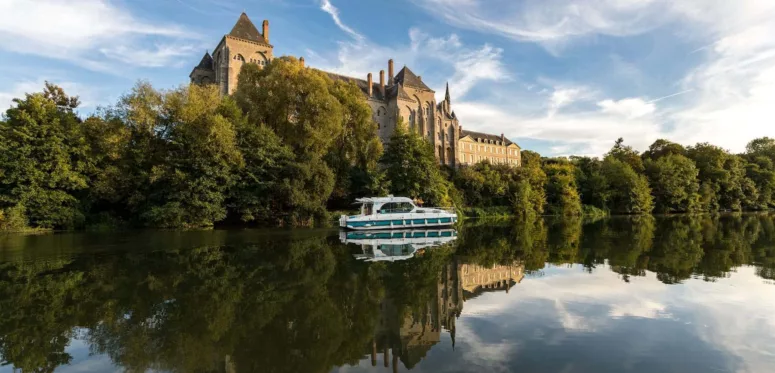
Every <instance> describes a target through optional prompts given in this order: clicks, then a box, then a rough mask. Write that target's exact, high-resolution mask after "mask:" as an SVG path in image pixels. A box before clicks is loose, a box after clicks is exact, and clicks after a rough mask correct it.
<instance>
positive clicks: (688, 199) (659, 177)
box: [646, 154, 700, 212]
mask: <svg viewBox="0 0 775 373" xmlns="http://www.w3.org/2000/svg"><path fill="white" fill-rule="evenodd" d="M698 174H699V171H697V167H695V166H694V162H692V160H691V159H689V158H686V157H684V156H683V155H680V154H668V155H666V156H662V157H659V158H657V159H656V160H652V159H651V158H649V159H648V160H647V161H646V176H647V177H648V181H649V185H650V186H651V190H652V195H653V196H654V202H655V205H656V210H657V211H659V212H693V211H696V210H698V209H699V207H700V195H699V194H698V192H699V189H700V185H699V182H698V181H697V175H698Z"/></svg>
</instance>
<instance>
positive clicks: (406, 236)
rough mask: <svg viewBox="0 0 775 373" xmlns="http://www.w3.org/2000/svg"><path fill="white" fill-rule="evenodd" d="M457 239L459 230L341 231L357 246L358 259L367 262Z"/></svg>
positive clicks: (400, 257) (408, 254)
mask: <svg viewBox="0 0 775 373" xmlns="http://www.w3.org/2000/svg"><path fill="white" fill-rule="evenodd" d="M455 239H457V231H456V230H455V229H396V230H385V231H345V230H342V231H340V232H339V240H340V241H341V242H342V243H349V244H353V245H357V246H359V247H360V248H361V253H357V254H353V256H355V258H356V259H361V260H365V261H367V262H375V261H395V260H406V259H409V258H411V257H413V256H414V255H415V254H416V253H420V254H421V253H423V252H424V251H425V250H426V249H430V248H433V247H436V246H441V245H444V244H448V243H450V242H452V241H454V240H455Z"/></svg>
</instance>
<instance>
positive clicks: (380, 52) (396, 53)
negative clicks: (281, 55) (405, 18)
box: [308, 0, 511, 99]
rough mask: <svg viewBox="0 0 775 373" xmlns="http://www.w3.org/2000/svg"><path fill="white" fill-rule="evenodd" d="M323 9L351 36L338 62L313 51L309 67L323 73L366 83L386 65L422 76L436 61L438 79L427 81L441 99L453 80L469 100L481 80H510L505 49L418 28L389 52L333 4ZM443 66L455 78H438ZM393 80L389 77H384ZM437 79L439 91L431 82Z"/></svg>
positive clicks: (343, 43) (456, 90) (454, 87)
mask: <svg viewBox="0 0 775 373" xmlns="http://www.w3.org/2000/svg"><path fill="white" fill-rule="evenodd" d="M321 4H322V5H321V9H322V10H323V11H325V12H326V13H328V14H330V15H331V16H332V18H334V22H335V23H336V24H337V25H338V26H339V27H340V28H342V29H343V30H345V31H346V32H347V33H348V34H350V35H351V36H352V40H344V41H340V42H339V49H338V50H337V53H336V57H335V58H333V59H332V58H331V57H330V56H329V55H325V54H324V53H319V52H316V51H308V54H309V55H310V58H309V62H310V64H311V65H313V66H316V67H318V68H321V69H324V70H327V71H332V72H336V73H339V74H343V75H349V76H354V77H362V78H365V76H366V74H368V73H370V72H371V73H373V74H374V79H375V80H376V79H378V75H377V74H376V73H377V71H379V70H384V69H386V68H387V61H388V60H389V59H393V60H394V61H395V63H396V66H395V69H396V71H395V72H398V70H400V69H401V65H402V64H403V65H407V66H409V67H410V68H411V69H412V71H414V72H415V73H417V74H419V75H422V73H423V71H424V70H423V68H422V65H423V64H422V62H423V61H431V62H432V64H433V65H434V69H433V70H432V71H429V73H436V74H437V75H435V76H431V77H430V79H428V78H429V77H428V76H425V77H424V79H423V80H424V81H425V82H426V83H428V85H429V86H431V88H434V89H435V90H436V94H437V96H438V97H437V99H442V98H443V97H444V89H443V87H444V86H443V84H444V82H445V81H448V82H449V84H450V91H451V94H452V96H453V99H456V98H459V97H462V96H464V95H465V94H466V93H467V92H469V91H470V90H471V89H472V88H473V87H474V86H475V85H476V84H478V83H480V82H482V81H496V80H497V81H508V80H510V79H511V75H510V74H509V73H508V71H507V70H506V67H505V65H504V63H503V61H502V52H503V50H502V49H500V48H496V47H493V46H492V45H489V44H484V45H482V46H480V47H471V46H470V45H464V44H463V43H462V42H461V41H460V38H459V37H458V36H457V35H455V34H451V35H448V36H446V37H433V36H431V35H429V34H427V33H425V32H423V31H422V30H420V29H418V28H411V29H410V30H409V35H408V36H409V43H408V44H406V45H398V46H395V47H385V46H382V45H379V44H377V43H374V42H372V41H370V40H369V39H367V38H366V37H364V36H362V35H361V34H359V33H358V32H357V31H355V30H353V29H352V28H350V27H349V26H347V25H346V24H343V23H342V22H341V19H340V18H339V11H338V10H337V9H336V8H335V7H334V6H333V5H331V3H330V2H329V1H326V0H324V1H323V2H321ZM439 66H443V67H445V68H447V69H450V70H451V71H452V74H451V76H449V77H448V76H447V75H440V74H438V70H439V68H438V67H439ZM385 78H386V79H387V78H388V77H387V75H386V77H385ZM434 78H436V80H435V83H436V86H435V87H434V86H433V84H432V83H434V82H433V79H434Z"/></svg>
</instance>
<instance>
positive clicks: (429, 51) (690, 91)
mask: <svg viewBox="0 0 775 373" xmlns="http://www.w3.org/2000/svg"><path fill="white" fill-rule="evenodd" d="M243 11H244V12H246V13H247V14H248V16H249V17H250V18H251V19H252V20H253V22H254V24H256V25H257V26H258V27H259V28H260V25H261V21H263V20H264V19H268V20H269V22H270V43H271V44H273V45H274V53H275V56H281V55H293V56H297V57H300V56H303V57H304V58H305V60H306V61H307V64H309V65H311V66H313V67H316V68H320V69H325V70H329V71H334V72H338V73H341V74H346V75H352V76H356V77H362V78H365V76H366V74H367V73H369V72H372V73H374V74H375V76H376V74H378V72H379V70H387V60H388V59H390V58H393V59H394V60H395V62H396V65H397V67H398V68H400V67H401V66H403V65H407V66H409V67H410V68H411V69H412V71H414V72H415V73H416V74H417V75H421V76H422V77H423V81H424V82H426V83H427V84H428V85H429V86H430V87H431V88H433V89H434V90H436V97H437V100H440V99H442V98H443V95H444V85H445V83H447V82H448V83H449V85H450V93H451V97H452V108H453V109H454V110H455V113H456V114H457V116H458V118H459V119H460V122H461V125H462V126H463V128H464V129H469V130H476V131H483V132H489V133H494V134H500V133H503V134H505V135H506V136H507V137H508V138H510V139H511V140H513V141H515V142H517V143H518V144H519V145H520V146H521V147H522V148H523V149H528V150H534V151H538V152H539V153H541V154H543V155H549V156H553V155H571V154H575V155H592V156H599V155H602V154H604V153H605V152H606V151H608V149H610V147H611V146H612V145H613V143H614V141H615V140H616V139H617V138H619V137H623V138H624V140H625V144H629V145H632V146H633V147H634V148H635V149H637V150H639V151H643V150H645V149H646V148H647V147H648V145H649V144H651V143H652V142H653V141H654V140H656V139H658V138H666V139H669V140H671V141H675V142H679V143H682V144H685V145H692V144H695V143H698V142H710V143H713V144H715V145H719V146H722V147H723V148H726V149H728V150H730V151H733V152H742V151H744V150H745V145H746V143H747V142H748V141H750V140H751V139H753V138H756V137H761V136H770V137H775V120H774V119H775V105H774V104H775V38H773V37H772V35H775V1H769V0H736V1H728V0H681V1H674V0H618V1H617V0H576V1H571V0H534V1H532V0H531V1H528V0H516V1H515V0H392V1H386V0H251V1H237V0H0V71H3V74H0V109H3V110H4V109H7V108H8V107H9V106H10V105H11V100H12V99H13V98H14V97H21V96H23V94H24V93H25V92H35V91H40V90H41V89H42V86H43V82H44V81H50V82H53V83H56V84H59V85H61V86H63V87H64V88H65V89H66V91H67V92H68V93H70V94H74V95H78V96H80V98H81V101H82V107H81V111H80V112H81V114H82V115H88V114H89V113H91V112H93V111H94V110H95V109H96V108H98V107H100V106H106V105H110V104H112V103H115V101H116V100H117V99H118V98H119V97H120V96H121V95H122V94H124V93H126V92H128V91H129V90H130V89H131V88H132V86H133V85H134V84H135V83H136V82H137V81H138V80H147V81H150V82H151V83H153V84H154V86H156V87H159V88H174V87H177V86H180V85H182V84H186V83H187V82H188V74H189V73H190V72H191V69H192V68H193V67H194V66H195V65H196V64H197V63H198V62H199V60H200V59H201V57H202V55H203V54H204V53H205V51H207V50H210V51H212V49H213V48H214V47H215V46H216V45H217V43H218V42H219V41H220V38H221V37H223V35H224V34H226V33H228V32H229V31H230V30H231V27H232V26H233V25H234V23H235V22H236V20H237V18H238V17H239V15H240V13H241V12H243ZM397 70H398V69H397Z"/></svg>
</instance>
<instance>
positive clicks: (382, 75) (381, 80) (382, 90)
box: [379, 70, 385, 97]
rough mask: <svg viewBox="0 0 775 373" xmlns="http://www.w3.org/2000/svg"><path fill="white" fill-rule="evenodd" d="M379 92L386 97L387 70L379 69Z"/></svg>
mask: <svg viewBox="0 0 775 373" xmlns="http://www.w3.org/2000/svg"><path fill="white" fill-rule="evenodd" d="M379 92H380V93H382V97H385V70H380V71H379Z"/></svg>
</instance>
